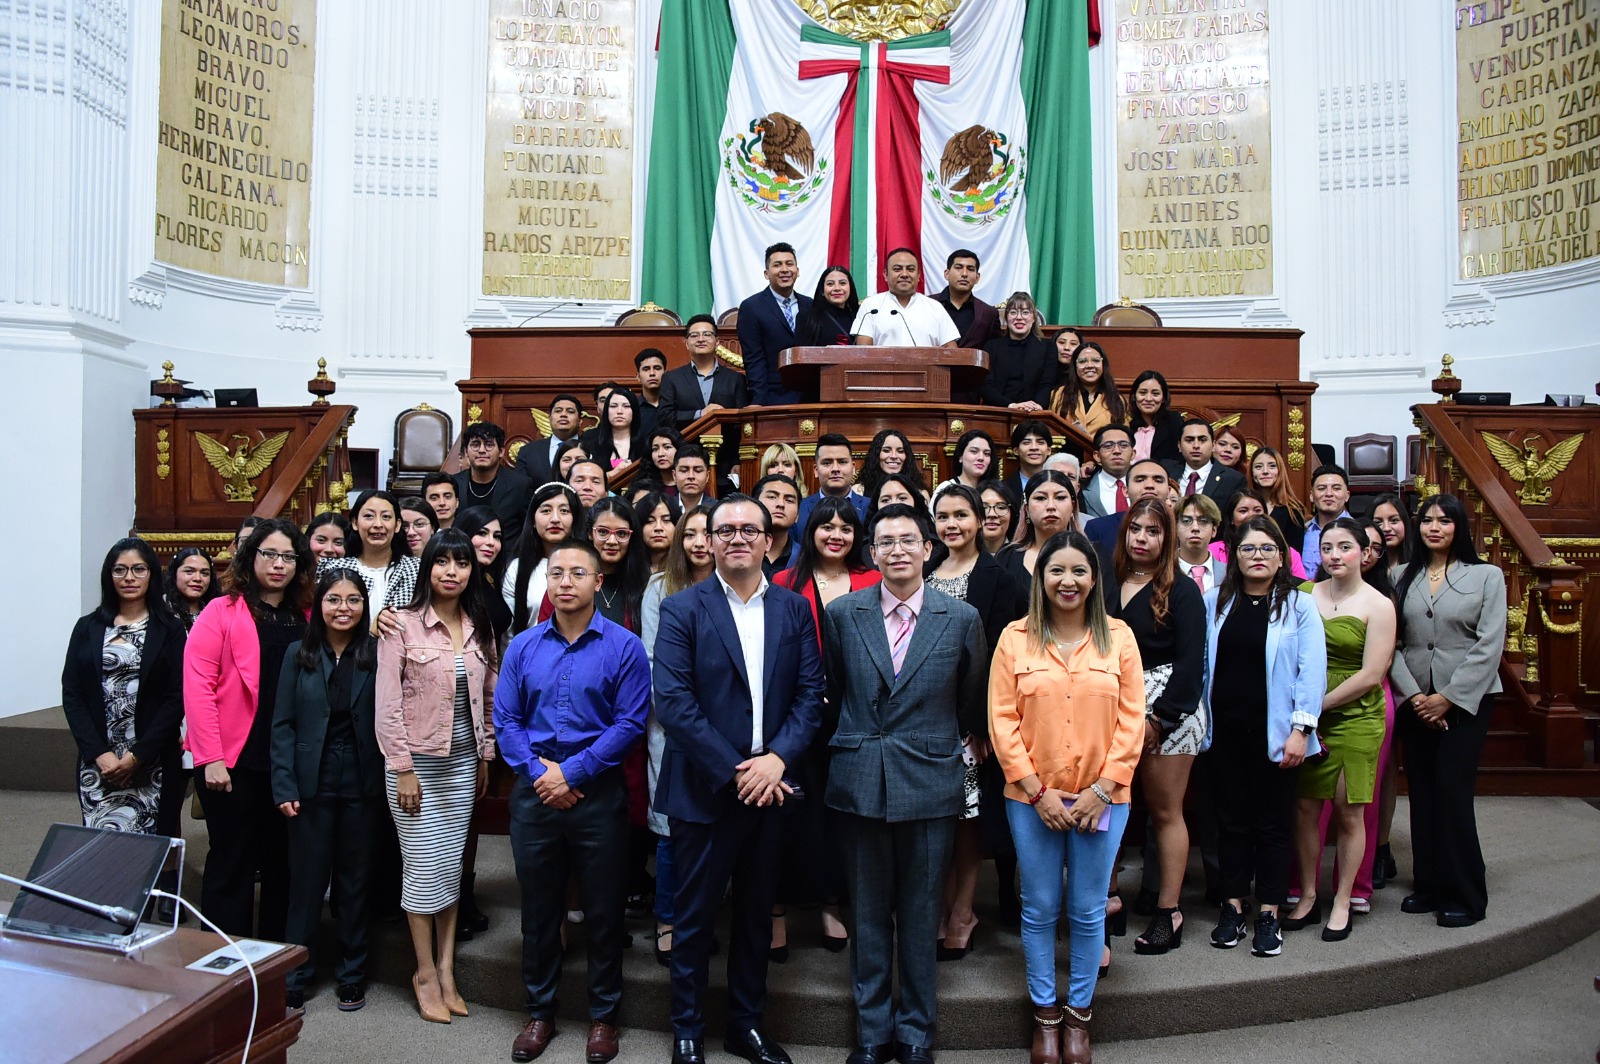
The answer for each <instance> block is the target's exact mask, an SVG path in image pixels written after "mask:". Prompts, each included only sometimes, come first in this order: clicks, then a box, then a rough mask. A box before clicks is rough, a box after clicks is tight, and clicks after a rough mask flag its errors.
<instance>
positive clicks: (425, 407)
mask: <svg viewBox="0 0 1600 1064" xmlns="http://www.w3.org/2000/svg"><path fill="white" fill-rule="evenodd" d="M411 409H413V410H432V409H433V407H431V406H429V405H428V404H427V403H418V404H417V405H416V406H414V407H412V408H411Z"/></svg>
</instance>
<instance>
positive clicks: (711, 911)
mask: <svg viewBox="0 0 1600 1064" xmlns="http://www.w3.org/2000/svg"><path fill="white" fill-rule="evenodd" d="M813 800H814V799H813ZM782 816H783V810H782V808H781V807H779V806H766V807H759V806H752V805H744V804H742V803H740V802H738V801H737V800H736V799H735V798H733V797H732V792H731V788H730V789H729V792H728V799H727V801H726V802H725V804H724V806H723V813H722V815H721V816H720V817H718V818H717V819H716V820H715V821H713V822H712V823H710V824H697V823H694V822H691V821H688V820H679V819H678V818H676V817H673V818H672V820H671V827H672V831H671V835H672V863H673V865H674V867H675V868H676V869H677V873H678V896H677V897H676V898H675V899H674V900H673V906H672V909H673V912H672V915H673V917H674V919H675V922H674V923H673V925H672V995H671V999H672V1037H673V1038H704V1037H705V1026H706V1021H705V1000H706V986H707V984H708V982H709V980H710V975H711V936H712V930H713V927H714V926H715V924H716V919H717V909H718V907H719V906H720V905H721V903H722V896H723V893H724V891H726V890H727V887H728V884H729V882H730V881H731V882H732V884H733V898H732V910H733V911H732V914H731V916H732V919H731V923H732V929H731V934H730V941H729V943H728V1023H729V1027H730V1028H731V1029H733V1030H743V1029H744V1028H747V1027H752V1026H758V1025H759V1024H760V1023H761V1015H762V1012H763V1011H765V1009H766V1005H767V951H768V950H769V949H770V948H771V947H772V903H773V901H774V900H775V899H776V898H777V894H778V851H779V850H780V848H781V846H782V841H783V831H782V820H781V817H782Z"/></svg>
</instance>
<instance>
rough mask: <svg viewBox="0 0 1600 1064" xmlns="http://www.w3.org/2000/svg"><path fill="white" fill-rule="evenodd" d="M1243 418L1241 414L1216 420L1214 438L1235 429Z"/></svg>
mask: <svg viewBox="0 0 1600 1064" xmlns="http://www.w3.org/2000/svg"><path fill="white" fill-rule="evenodd" d="M1298 412H1299V411H1295V413H1298ZM1243 417H1244V414H1242V413H1239V414H1229V415H1228V416H1227V417H1222V418H1218V419H1217V420H1215V421H1213V422H1212V423H1211V434H1212V435H1213V436H1215V435H1216V434H1217V433H1218V432H1220V431H1222V430H1223V429H1231V428H1233V427H1234V426H1236V425H1238V424H1239V420H1240V419H1241V418H1243Z"/></svg>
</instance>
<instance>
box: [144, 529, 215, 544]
mask: <svg viewBox="0 0 1600 1064" xmlns="http://www.w3.org/2000/svg"><path fill="white" fill-rule="evenodd" d="M134 535H136V536H138V537H139V538H140V539H142V540H144V541H145V542H146V543H148V544H150V545H151V546H152V547H153V546H156V545H157V544H161V543H178V544H188V543H232V542H233V537H234V536H236V535H238V533H237V532H139V531H135V532H134Z"/></svg>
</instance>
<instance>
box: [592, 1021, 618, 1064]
mask: <svg viewBox="0 0 1600 1064" xmlns="http://www.w3.org/2000/svg"><path fill="white" fill-rule="evenodd" d="M617 1037H618V1034H617V1029H616V1028H615V1027H614V1026H612V1025H611V1024H609V1023H606V1022H605V1021H604V1020H595V1021H594V1022H593V1023H591V1024H590V1025H589V1047H588V1059H589V1064H606V1061H608V1060H611V1059H612V1058H614V1057H615V1056H616V1055H617Z"/></svg>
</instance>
